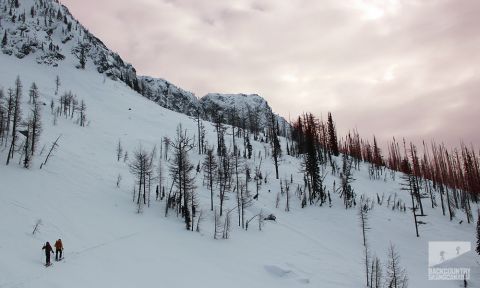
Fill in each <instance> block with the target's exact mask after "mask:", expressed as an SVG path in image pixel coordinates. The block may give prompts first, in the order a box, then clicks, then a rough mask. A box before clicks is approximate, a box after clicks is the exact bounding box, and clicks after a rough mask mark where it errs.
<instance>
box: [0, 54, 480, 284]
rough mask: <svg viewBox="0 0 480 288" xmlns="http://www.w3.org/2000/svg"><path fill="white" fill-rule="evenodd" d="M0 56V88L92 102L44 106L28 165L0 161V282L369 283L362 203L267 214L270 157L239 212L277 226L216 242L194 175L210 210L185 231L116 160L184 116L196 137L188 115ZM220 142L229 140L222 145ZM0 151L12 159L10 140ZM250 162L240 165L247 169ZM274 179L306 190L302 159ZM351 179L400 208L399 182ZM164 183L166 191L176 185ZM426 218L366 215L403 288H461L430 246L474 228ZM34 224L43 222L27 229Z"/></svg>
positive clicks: (62, 68)
mask: <svg viewBox="0 0 480 288" xmlns="http://www.w3.org/2000/svg"><path fill="white" fill-rule="evenodd" d="M0 63H2V65H1V66H0V87H1V88H3V89H6V88H7V87H11V86H13V82H14V80H15V78H16V76H17V75H20V76H21V80H22V82H23V83H24V86H25V87H28V86H29V84H30V83H31V82H33V81H35V82H36V83H37V85H38V86H39V89H40V92H41V101H43V102H45V103H49V102H50V101H51V100H52V99H53V100H57V99H58V97H59V96H55V95H54V91H55V85H54V78H55V76H56V75H57V74H59V75H62V76H61V79H62V86H61V91H62V92H63V91H70V90H71V91H72V92H73V93H74V94H76V95H77V97H79V98H81V99H84V100H85V101H86V103H87V106H88V110H87V114H88V121H89V125H88V126H87V127H79V126H78V124H76V123H75V121H74V120H71V119H65V118H63V117H60V118H58V119H57V124H56V125H53V121H54V117H53V116H52V115H51V113H50V110H49V108H48V107H45V108H44V109H43V113H42V115H43V123H44V133H43V134H42V137H41V141H40V147H42V148H43V147H44V146H45V149H42V150H43V151H42V152H41V153H40V152H39V155H36V156H35V158H34V163H33V165H32V168H31V169H30V170H26V169H23V168H20V165H18V164H15V163H17V162H18V160H19V158H18V157H19V156H18V155H16V156H15V161H14V162H13V164H11V165H9V166H5V165H3V164H2V165H0V183H1V188H0V234H1V235H2V237H0V253H1V255H2V257H1V258H0V271H2V273H1V274H0V285H1V286H2V287H40V288H42V287H105V286H108V287H141V286H146V287H151V286H157V285H163V286H166V287H189V286H192V285H196V286H201V287H310V286H311V287H363V283H364V280H363V274H364V273H363V262H362V244H361V241H362V240H361V239H362V237H361V231H360V229H359V226H358V218H357V209H349V210H345V209H344V208H343V205H342V199H339V198H338V195H337V194H332V201H333V203H332V207H331V208H330V207H318V206H309V207H307V208H305V209H301V208H300V200H299V199H298V198H297V197H295V196H293V197H292V200H291V209H290V212H286V211H285V196H280V203H279V207H278V208H275V202H276V198H277V194H278V192H279V182H278V180H274V179H273V178H274V176H273V175H274V174H273V171H274V169H273V164H272V161H271V160H270V159H269V158H268V157H267V158H265V159H264V161H263V164H262V170H263V172H264V175H265V176H266V175H268V179H269V181H268V183H267V184H263V185H262V187H261V190H260V196H259V199H258V201H254V204H253V205H252V206H251V207H249V208H248V209H247V212H246V213H247V217H251V216H253V215H255V214H257V213H258V212H259V211H260V210H263V213H265V214H267V213H274V214H275V215H276V216H277V221H276V222H268V223H266V224H265V226H264V227H263V229H262V231H261V232H260V231H258V229H257V228H256V225H252V224H251V228H250V229H249V230H248V231H245V230H242V229H240V228H237V227H236V225H233V226H234V228H233V230H232V232H231V238H230V239H228V240H214V239H213V237H212V236H213V228H214V227H213V226H214V225H213V214H212V213H211V212H210V211H209V192H208V190H207V189H206V188H205V187H204V186H203V185H202V178H203V177H202V176H201V175H198V176H197V177H196V178H197V187H198V189H197V192H198V196H199V202H200V207H201V209H202V211H203V212H204V217H205V220H204V222H203V223H202V225H201V232H200V233H195V232H189V231H185V228H184V225H183V223H182V220H181V218H177V217H176V216H175V215H170V217H168V218H165V217H164V208H165V201H153V200H152V204H151V207H150V208H146V207H145V208H144V212H143V213H142V214H137V213H136V207H135V205H134V204H133V203H132V199H131V198H132V189H133V185H134V181H133V178H132V176H131V175H130V173H129V169H128V165H127V163H124V162H122V161H121V162H117V160H116V155H115V146H116V143H117V141H118V140H119V139H120V140H121V142H122V144H123V146H124V147H125V149H126V150H127V151H128V152H129V154H130V155H132V152H133V151H134V150H135V148H136V147H138V146H139V145H142V146H143V147H144V148H146V149H151V148H152V147H153V146H154V145H158V144H159V143H160V142H161V141H162V137H163V136H169V137H171V138H173V137H174V133H175V129H176V127H177V125H178V124H179V123H181V124H182V125H183V127H184V128H185V129H187V131H188V134H189V135H191V136H193V135H194V134H195V131H196V123H195V122H194V121H193V120H192V119H190V118H188V117H187V116H185V115H182V114H178V113H175V112H172V111H170V110H166V109H164V108H162V107H160V106H157V105H152V103H151V101H149V100H147V99H146V98H143V97H140V96H139V95H138V94H136V93H134V92H133V91H132V90H131V89H130V88H129V87H127V86H126V85H124V84H123V83H121V82H116V81H112V80H109V79H104V78H103V77H101V76H100V75H99V74H97V73H94V72H93V71H91V72H89V73H87V72H85V71H80V70H78V69H74V68H73V69H72V68H71V67H70V65H64V64H59V66H58V67H50V66H48V67H46V66H41V65H36V64H35V63H34V61H29V60H26V61H18V60H17V59H16V58H13V57H7V56H5V55H1V56H0ZM12 67H13V68H12ZM25 98H27V97H24V101H25V102H26V100H27V99H25ZM25 105H27V104H26V103H25ZM206 124H208V123H206ZM206 131H207V139H208V141H209V142H210V143H215V139H216V138H215V137H216V135H215V133H214V128H213V127H212V125H210V124H208V125H207V129H206ZM59 135H62V136H61V138H60V142H59V147H58V149H57V150H56V151H55V152H54V156H53V157H52V158H51V159H50V160H49V162H48V163H47V165H46V166H44V168H43V169H41V170H40V169H39V166H40V162H41V161H43V159H44V158H45V156H46V150H48V147H49V145H50V144H51V142H52V141H53V140H54V139H56V138H57V137H58V136H59ZM227 138H230V137H227ZM226 140H227V146H230V142H229V141H230V139H226ZM252 144H253V147H254V154H258V153H260V154H262V155H263V153H264V151H266V150H265V149H264V145H267V144H263V143H259V142H256V141H252ZM240 145H241V144H240ZM2 147H3V146H2ZM157 147H158V146H157ZM267 147H268V146H267ZM240 149H241V148H240ZM267 150H268V149H267ZM264 156H265V155H263V157H264ZM190 157H191V159H192V162H193V163H198V162H200V161H201V156H200V155H197V154H196V153H195V152H194V151H192V152H191V153H190ZM0 158H1V159H2V161H4V160H5V158H6V151H5V149H4V148H2V149H1V152H0ZM256 161H257V164H258V159H257V160H256ZM253 162H254V160H253V159H252V160H247V163H249V165H251V166H253V165H254V163H253ZM164 168H165V169H166V167H164ZM280 174H281V178H282V179H290V177H293V183H292V186H291V187H292V195H293V194H294V193H295V192H294V189H295V188H296V187H297V185H303V184H302V183H303V176H302V174H301V173H299V160H298V159H295V158H292V157H289V156H283V157H282V161H281V167H280ZM118 175H121V176H122V181H121V183H120V188H116V180H117V177H118ZM354 177H355V178H356V179H357V180H356V181H355V182H354V183H353V185H354V188H355V191H356V193H357V194H358V195H363V194H365V195H367V196H370V197H374V195H376V194H377V193H378V194H380V195H381V194H383V193H385V197H388V195H392V197H393V195H394V194H396V197H399V198H401V199H403V200H402V201H404V202H405V203H408V202H407V201H408V197H407V195H404V193H405V192H402V191H401V190H400V185H399V183H397V182H394V181H391V180H390V179H389V178H388V179H387V182H384V181H382V180H380V181H371V180H369V178H368V171H367V168H366V167H365V166H363V167H362V168H361V169H360V170H359V171H356V172H355V174H354ZM398 178H399V177H397V179H398ZM166 181H167V187H169V185H170V183H171V182H170V181H171V180H168V178H167V180H166ZM333 181H337V182H338V179H336V177H333V176H331V175H329V176H328V177H327V179H326V182H325V184H326V185H327V187H332V185H333ZM251 186H253V184H251ZM250 189H253V187H251V188H250ZM329 189H331V188H329ZM216 193H217V192H216ZM215 201H218V198H216V200H215ZM217 204H218V202H216V205H217ZM235 205H236V203H235V196H234V194H232V195H230V200H228V202H227V204H226V206H227V207H228V208H229V209H230V208H233V207H235ZM425 206H427V205H425ZM427 214H428V217H427V218H426V219H425V221H426V222H427V223H428V224H426V225H424V226H422V227H421V238H416V237H415V234H414V227H413V223H412V216H411V214H410V213H404V212H399V211H392V210H391V208H388V207H386V204H384V205H383V206H378V205H376V206H375V208H374V209H373V210H372V211H371V212H370V214H369V218H370V227H371V230H369V232H368V239H369V242H370V245H371V246H370V249H371V251H373V252H374V254H375V255H377V256H378V257H380V259H381V260H382V262H383V263H386V253H387V247H388V245H389V243H390V242H392V243H394V244H395V245H396V246H397V248H398V250H399V253H400V255H401V264H402V265H403V266H404V267H406V268H407V271H408V276H409V279H410V287H458V282H449V281H439V282H430V281H428V280H427V267H428V255H427V251H428V248H427V243H428V241H429V240H463V241H465V240H473V230H474V229H473V225H472V224H470V225H468V224H465V223H463V224H461V225H459V224H458V221H459V220H460V219H461V218H462V215H458V216H457V217H459V218H458V219H456V221H454V222H449V221H448V218H447V217H443V216H442V215H441V211H440V210H439V209H436V210H431V209H427ZM38 219H42V223H43V224H42V225H41V226H40V230H39V232H38V233H36V234H35V235H34V236H33V235H32V234H31V232H32V230H33V225H34V224H35V222H36V221H37V220H38ZM233 219H235V217H233ZM233 222H234V223H235V220H234V221H233ZM57 238H62V239H63V242H64V245H65V247H66V248H65V261H64V262H60V263H54V266H53V267H51V268H48V269H46V268H45V267H43V265H42V261H43V257H44V256H43V252H42V251H41V249H40V248H41V246H42V244H43V243H44V242H45V241H51V242H53V241H54V240H55V239H57ZM472 257H474V256H471V257H470V258H467V259H466V260H465V261H467V262H465V265H476V264H475V259H474V258H472ZM468 267H470V266H468ZM475 267H476V266H475ZM472 268H474V267H472ZM478 277H479V275H478V271H477V270H476V269H472V280H471V282H470V285H471V287H475V285H480V283H479V281H478Z"/></svg>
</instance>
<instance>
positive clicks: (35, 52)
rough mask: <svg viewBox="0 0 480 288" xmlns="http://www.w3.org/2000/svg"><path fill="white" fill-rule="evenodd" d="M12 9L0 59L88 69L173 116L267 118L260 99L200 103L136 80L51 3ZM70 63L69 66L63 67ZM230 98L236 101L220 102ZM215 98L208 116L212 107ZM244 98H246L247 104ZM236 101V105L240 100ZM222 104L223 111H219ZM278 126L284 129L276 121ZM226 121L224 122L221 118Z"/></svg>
mask: <svg viewBox="0 0 480 288" xmlns="http://www.w3.org/2000/svg"><path fill="white" fill-rule="evenodd" d="M16 6H17V5H16V4H15V5H14V6H13V8H12V9H7V5H3V9H1V10H0V34H1V37H2V40H3V39H4V40H5V41H2V45H1V51H2V53H3V54H6V55H10V56H13V57H17V58H19V59H23V58H25V57H35V59H36V62H37V63H38V64H40V65H50V66H53V67H57V66H58V65H59V63H61V62H65V61H67V62H71V63H72V65H74V66H76V67H77V68H79V69H84V68H85V67H86V66H88V65H92V64H91V63H93V69H95V70H97V72H98V73H101V74H104V75H105V76H106V77H108V78H110V79H112V80H119V81H122V82H124V83H125V84H127V85H128V86H129V87H131V88H132V89H133V90H135V91H137V92H138V93H140V94H142V95H143V96H145V97H146V98H148V99H150V100H152V101H153V102H155V103H157V104H159V105H160V106H162V107H164V108H167V109H170V110H172V111H176V112H180V113H183V114H186V115H189V116H197V115H198V114H200V115H201V117H202V118H204V119H210V120H211V119H213V117H214V115H217V114H218V113H220V114H227V113H228V112H229V111H231V110H233V109H234V106H235V105H236V106H237V109H238V108H240V109H242V108H244V109H246V108H247V107H250V108H254V107H261V108H260V109H256V112H257V113H259V114H260V117H261V118H262V119H266V118H267V117H269V116H268V115H270V114H271V113H273V112H272V109H271V108H270V106H268V104H267V102H266V101H265V99H263V98H262V97H260V96H258V95H256V94H255V95H245V94H238V95H237V94H225V95H223V96H222V94H218V93H215V94H208V95H206V96H205V97H204V98H205V99H203V98H202V99H203V100H200V101H199V99H198V98H197V97H196V96H195V95H194V94H193V93H192V92H189V91H186V90H184V89H182V88H180V87H178V86H175V85H174V84H172V83H170V82H168V81H166V80H164V79H156V78H152V77H149V76H137V73H136V69H135V68H134V67H133V66H132V65H131V64H129V63H126V62H125V61H123V59H122V58H121V57H120V56H119V55H118V54H117V53H115V52H113V51H111V50H110V49H108V48H107V47H106V46H105V44H104V43H103V42H102V41H101V40H100V39H98V38H97V37H95V36H94V35H93V34H91V33H90V32H89V31H88V30H87V29H86V28H85V27H84V26H83V25H82V24H81V23H79V22H78V20H76V19H75V18H74V17H73V15H72V14H71V13H70V11H69V10H68V8H67V7H65V6H63V5H62V4H60V3H59V2H58V1H56V0H20V1H18V7H16ZM68 60H70V61H68ZM232 96H235V97H237V96H238V98H239V99H237V100H235V101H227V102H225V101H222V99H224V98H225V97H227V98H231V97H232ZM214 98H218V99H217V100H216V101H214V102H215V103H216V105H215V108H217V109H218V110H216V111H214V112H212V107H211V104H212V101H211V100H213V99H214ZM247 98H250V99H248V100H247ZM240 99H241V100H240ZM220 103H222V105H220ZM275 117H276V119H277V121H279V122H280V123H281V126H283V125H284V124H288V123H287V122H286V121H285V119H283V118H282V117H280V116H278V115H276V116H275ZM224 118H226V117H224Z"/></svg>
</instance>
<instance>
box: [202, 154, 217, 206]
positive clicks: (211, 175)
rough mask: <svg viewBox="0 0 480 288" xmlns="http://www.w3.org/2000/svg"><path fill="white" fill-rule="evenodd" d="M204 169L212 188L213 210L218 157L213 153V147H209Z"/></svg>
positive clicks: (211, 202)
mask: <svg viewBox="0 0 480 288" xmlns="http://www.w3.org/2000/svg"><path fill="white" fill-rule="evenodd" d="M202 167H203V171H204V173H205V178H206V180H207V187H208V188H209V189H210V210H211V211H213V184H214V182H215V181H216V178H217V169H218V165H217V159H215V155H214V154H213V149H208V150H207V154H206V155H205V158H204V160H203V164H202Z"/></svg>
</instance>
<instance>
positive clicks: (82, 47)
mask: <svg viewBox="0 0 480 288" xmlns="http://www.w3.org/2000/svg"><path fill="white" fill-rule="evenodd" d="M89 50H90V44H89V43H87V42H79V43H78V44H77V46H75V47H74V48H73V49H72V54H73V55H75V57H77V59H78V62H79V65H78V66H77V67H78V68H80V69H85V66H86V65H87V53H88V51H89Z"/></svg>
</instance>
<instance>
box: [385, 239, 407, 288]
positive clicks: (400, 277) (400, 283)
mask: <svg viewBox="0 0 480 288" xmlns="http://www.w3.org/2000/svg"><path fill="white" fill-rule="evenodd" d="M385 276H386V278H385V284H386V285H387V287H389V288H390V287H391V288H407V287H408V278H407V272H406V271H405V269H404V268H402V267H401V265H400V256H399V255H398V252H397V251H396V248H395V246H394V245H393V244H390V247H389V248H388V263H387V270H386V275H385Z"/></svg>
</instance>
